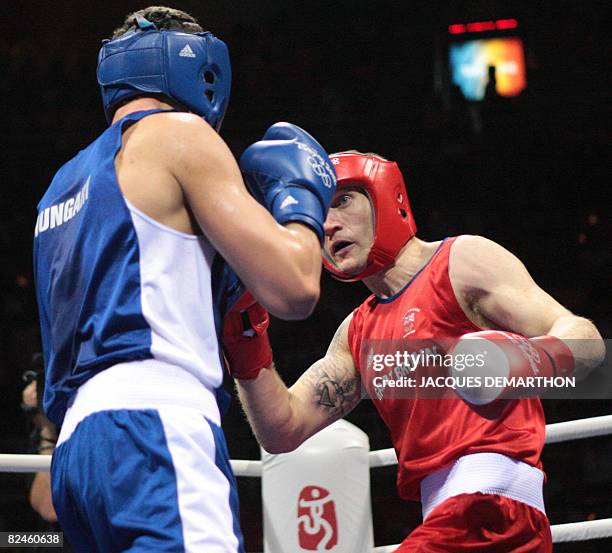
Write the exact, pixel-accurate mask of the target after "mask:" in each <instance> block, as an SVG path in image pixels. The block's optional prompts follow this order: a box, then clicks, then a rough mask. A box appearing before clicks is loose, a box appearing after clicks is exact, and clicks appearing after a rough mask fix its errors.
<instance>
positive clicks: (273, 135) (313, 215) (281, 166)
mask: <svg viewBox="0 0 612 553" xmlns="http://www.w3.org/2000/svg"><path fill="white" fill-rule="evenodd" d="M240 170H241V171H242V176H243V177H244V180H245V182H246V184H247V186H248V187H249V190H250V191H251V194H252V195H253V196H254V197H255V199H256V200H257V201H258V202H259V203H260V204H262V205H263V206H265V207H266V208H267V209H268V211H270V213H271V214H272V216H273V217H274V218H275V219H276V220H277V221H278V222H279V223H280V224H286V223H290V222H293V221H295V222H300V223H304V224H306V225H308V226H309V227H311V228H312V229H313V230H314V231H315V232H316V233H317V235H318V236H319V240H321V241H323V222H324V221H325V217H326V216H327V210H328V209H329V204H330V203H331V200H332V197H333V195H334V192H335V191H336V172H335V171H334V168H333V166H332V164H331V162H330V160H329V157H328V155H327V153H326V152H325V150H324V149H323V148H322V147H321V145H320V144H319V143H318V142H317V141H316V140H315V139H314V138H313V137H312V136H310V135H309V134H308V133H307V132H306V131H305V130H304V129H301V128H300V127H298V126H296V125H292V124H291V123H276V124H274V125H272V126H271V127H270V128H269V129H268V130H267V131H266V134H264V136H263V140H260V141H259V142H256V143H255V144H253V145H251V146H249V147H248V148H247V149H246V150H245V151H244V153H243V154H242V156H241V158H240Z"/></svg>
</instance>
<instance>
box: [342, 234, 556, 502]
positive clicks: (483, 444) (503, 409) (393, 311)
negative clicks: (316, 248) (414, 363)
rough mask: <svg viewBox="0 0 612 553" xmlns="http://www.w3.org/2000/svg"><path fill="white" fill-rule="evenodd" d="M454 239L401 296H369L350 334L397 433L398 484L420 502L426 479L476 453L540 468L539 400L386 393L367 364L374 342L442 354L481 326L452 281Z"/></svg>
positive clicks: (364, 374) (368, 382) (360, 365)
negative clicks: (479, 400)
mask: <svg viewBox="0 0 612 553" xmlns="http://www.w3.org/2000/svg"><path fill="white" fill-rule="evenodd" d="M455 239H456V238H447V239H446V240H444V241H443V242H442V243H441V244H440V246H439V247H438V249H437V250H436V252H435V253H434V255H433V256H432V257H431V259H430V260H429V262H428V263H427V264H426V265H425V266H424V267H423V268H422V269H421V270H420V271H419V272H418V273H417V274H416V275H415V276H414V278H413V279H412V280H411V281H410V282H409V283H408V284H407V285H406V286H405V287H404V288H403V289H402V290H401V291H400V292H398V293H397V294H396V295H395V296H392V297H390V298H388V299H380V298H377V297H376V296H374V295H372V296H370V297H369V298H368V299H367V300H366V301H365V302H364V303H363V304H362V305H360V306H359V307H358V308H357V309H355V311H354V312H353V318H352V320H351V323H350V326H349V331H348V340H349V346H350V348H351V353H352V355H353V359H354V361H355V366H356V367H357V370H358V371H359V373H360V376H361V380H362V384H363V386H364V388H365V389H366V390H367V391H368V393H369V394H370V397H371V398H372V401H373V402H374V405H375V406H376V408H377V410H378V412H379V413H380V415H381V417H382V418H383V420H384V421H385V423H386V424H387V426H388V428H389V430H390V432H391V439H392V441H393V446H394V448H395V451H396V453H397V458H398V475H397V487H398V492H399V495H400V496H401V497H402V498H404V499H413V500H419V499H420V489H419V483H420V481H421V479H422V478H423V477H425V476H426V475H427V474H429V473H431V472H434V471H436V470H439V469H441V468H444V467H445V466H448V465H450V464H451V463H452V462H453V461H454V460H456V459H457V458H458V457H460V456H462V455H467V454H470V453H480V452H494V453H501V454H504V455H507V456H509V457H512V458H514V459H518V460H520V461H523V462H525V463H528V464H530V465H533V466H535V467H538V468H540V469H541V462H540V454H541V452H542V448H543V446H544V436H545V420H544V412H543V410H542V405H541V403H540V400H539V399H523V400H513V401H496V402H493V403H492V404H489V405H486V406H482V407H476V406H470V405H469V404H468V403H466V402H464V401H463V400H461V399H460V398H459V397H458V396H457V395H455V393H454V392H453V391H452V390H450V389H448V390H447V392H446V393H445V395H444V398H445V399H441V398H438V399H428V398H423V397H420V396H419V397H412V398H409V399H406V397H405V396H404V397H403V398H402V397H399V398H398V397H397V395H395V396H394V397H393V398H389V397H387V398H385V396H384V395H383V396H382V398H380V392H379V393H378V394H377V393H376V392H375V389H374V387H373V385H372V382H373V377H374V376H381V375H384V374H385V373H384V372H374V371H373V369H372V366H371V363H369V364H368V363H367V362H366V361H365V359H367V358H368V355H369V356H370V360H371V355H372V353H371V352H372V349H371V347H372V346H371V344H372V342H371V341H372V340H376V341H378V340H385V342H384V343H387V342H386V341H387V340H389V341H390V340H393V341H394V345H397V344H398V343H399V344H403V345H404V347H405V348H406V349H407V350H410V349H412V351H415V352H416V351H428V352H432V351H434V352H438V353H440V352H441V350H442V351H443V350H444V346H443V345H441V344H440V342H442V344H444V340H440V337H444V338H450V339H456V338H458V337H459V336H461V335H463V334H465V333H467V332H475V331H478V330H482V329H480V328H478V327H477V326H476V325H474V324H473V323H472V322H471V321H470V320H469V319H468V318H467V317H466V315H465V313H464V312H463V309H462V308H461V306H460V305H459V303H458V302H457V299H456V297H455V293H454V291H453V289H452V286H451V282H450V277H449V270H448V268H449V254H450V250H451V247H452V245H453V243H454V241H455ZM419 343H420V346H419V347H417V344H419ZM432 344H433V346H432ZM360 360H363V361H364V362H360ZM379 368H380V367H379ZM385 370H387V369H383V371H385ZM388 370H392V369H388ZM396 374H397V373H396ZM379 382H380V381H379ZM379 390H380V388H379ZM385 393H386V391H385ZM447 397H450V399H446V398H447Z"/></svg>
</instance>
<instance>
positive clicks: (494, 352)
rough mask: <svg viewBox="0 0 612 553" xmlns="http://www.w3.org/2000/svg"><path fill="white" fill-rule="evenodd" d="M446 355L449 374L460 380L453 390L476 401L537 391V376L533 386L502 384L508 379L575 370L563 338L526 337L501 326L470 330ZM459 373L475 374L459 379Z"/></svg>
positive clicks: (523, 395)
mask: <svg viewBox="0 0 612 553" xmlns="http://www.w3.org/2000/svg"><path fill="white" fill-rule="evenodd" d="M449 355H451V356H453V360H454V362H453V370H452V376H454V377H456V380H457V381H458V382H459V385H458V386H457V387H456V388H455V390H456V391H457V393H458V394H459V395H460V396H461V397H462V398H463V399H465V400H466V401H468V402H469V403H474V404H476V405H484V404H486V403H490V402H491V401H494V400H495V399H498V398H509V397H514V398H516V397H526V396H534V395H538V386H537V382H538V381H537V380H534V386H533V388H517V387H513V386H512V385H511V384H504V383H505V382H506V381H510V380H511V379H515V381H516V379H519V378H520V379H523V382H529V380H525V379H528V378H529V377H557V376H560V377H566V376H570V375H571V374H572V372H573V370H574V356H573V355H572V352H571V350H570V349H569V348H568V347H567V345H565V343H564V342H563V340H561V339H559V338H555V337H554V336H538V337H536V338H525V336H521V335H520V334H514V333H512V332H503V331H500V330H484V331H482V332H471V333H469V334H464V335H463V336H462V337H461V338H460V339H459V341H458V342H457V343H456V344H455V346H454V347H453V348H452V349H451V350H450V351H449ZM459 356H461V357H459ZM468 356H470V357H468ZM468 361H469V362H468ZM459 367H461V368H459ZM461 377H475V378H473V379H472V380H471V381H467V380H463V381H461V380H460V379H461ZM491 377H492V378H491ZM499 377H502V378H501V379H499ZM493 379H495V380H493ZM506 379H507V380H506Z"/></svg>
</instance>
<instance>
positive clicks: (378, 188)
mask: <svg viewBox="0 0 612 553" xmlns="http://www.w3.org/2000/svg"><path fill="white" fill-rule="evenodd" d="M329 157H330V159H331V162H332V163H333V165H334V169H336V174H337V175H338V185H337V190H341V189H342V188H346V187H348V186H350V187H357V188H362V189H363V190H364V191H365V192H366V194H367V195H368V197H369V198H370V202H371V204H372V211H373V214H374V241H373V242H372V247H371V249H370V253H369V254H368V261H367V265H366V267H365V269H364V270H363V271H362V272H361V273H359V274H358V275H353V276H351V275H348V274H346V273H344V272H342V271H340V270H339V269H338V267H337V266H336V264H335V263H334V262H333V260H332V259H331V258H330V257H329V256H328V255H327V253H324V255H323V265H324V266H325V268H326V269H327V270H328V271H329V272H331V274H332V275H333V276H334V277H335V278H337V279H338V280H343V281H346V282H350V281H355V280H361V279H363V278H365V277H367V276H369V275H371V274H374V273H376V272H377V271H380V270H381V269H384V268H385V267H388V266H389V265H391V264H392V263H393V262H394V261H395V258H396V257H397V254H398V253H399V251H400V250H401V249H402V247H403V246H404V245H405V244H406V242H408V240H410V238H412V237H413V236H414V235H415V234H416V223H415V222H414V216H413V215H412V210H411V209H410V202H409V201H408V194H407V192H406V185H405V184H404V178H403V177H402V173H401V172H400V170H399V167H398V166H397V163H395V162H394V161H387V160H386V159H384V158H382V157H380V156H377V155H376V154H362V153H359V152H340V153H337V154H332V155H330V156H329Z"/></svg>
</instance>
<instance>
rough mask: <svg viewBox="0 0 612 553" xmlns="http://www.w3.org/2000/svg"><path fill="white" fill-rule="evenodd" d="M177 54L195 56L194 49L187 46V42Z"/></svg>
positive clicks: (184, 56)
mask: <svg viewBox="0 0 612 553" xmlns="http://www.w3.org/2000/svg"><path fill="white" fill-rule="evenodd" d="M179 56H180V57H181V58H195V57H196V55H195V53H194V51H193V50H192V49H191V46H189V44H185V46H184V47H183V49H182V50H181V51H180V52H179Z"/></svg>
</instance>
